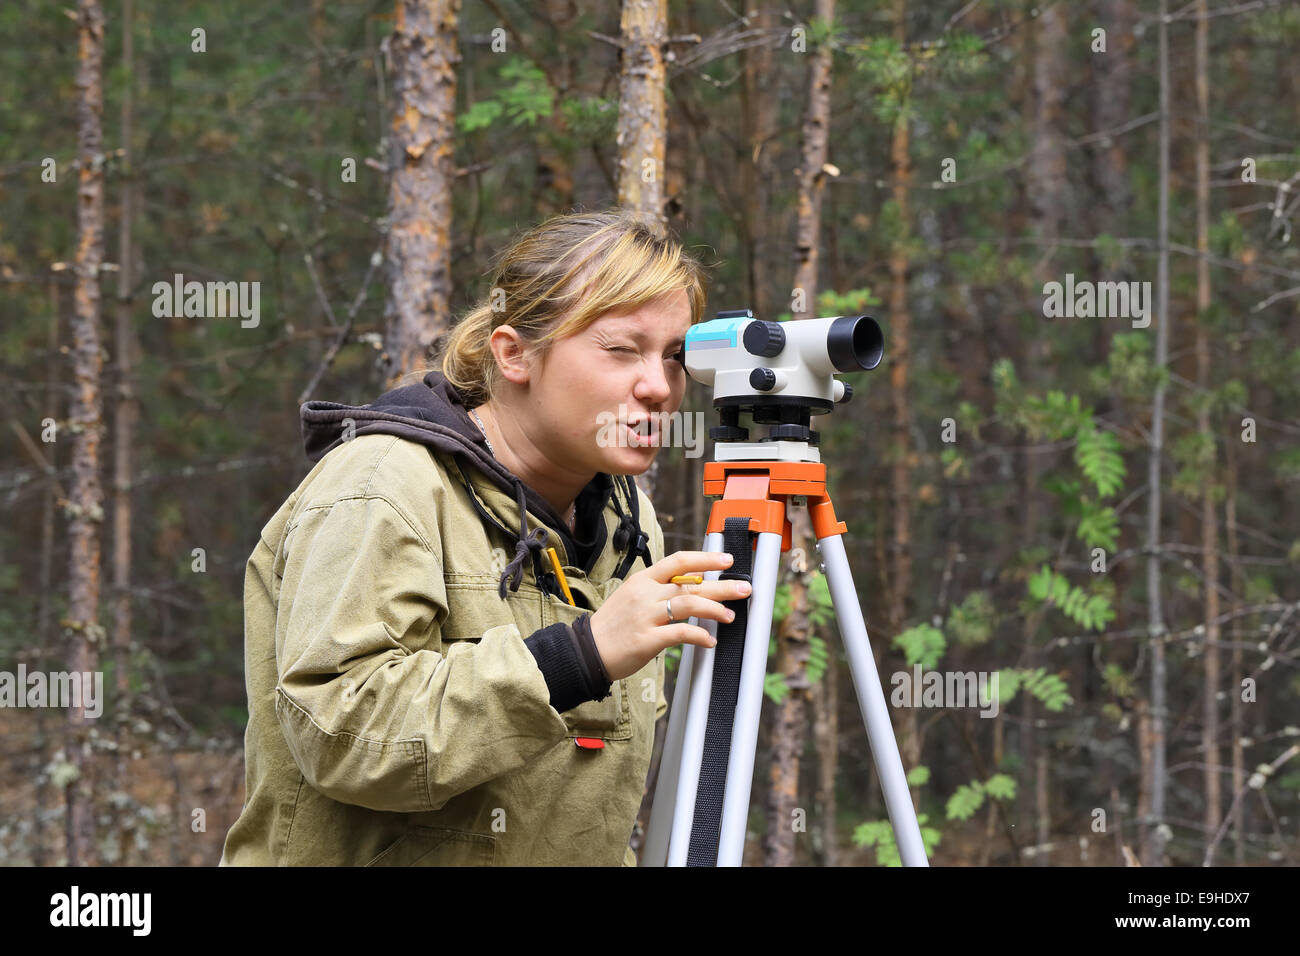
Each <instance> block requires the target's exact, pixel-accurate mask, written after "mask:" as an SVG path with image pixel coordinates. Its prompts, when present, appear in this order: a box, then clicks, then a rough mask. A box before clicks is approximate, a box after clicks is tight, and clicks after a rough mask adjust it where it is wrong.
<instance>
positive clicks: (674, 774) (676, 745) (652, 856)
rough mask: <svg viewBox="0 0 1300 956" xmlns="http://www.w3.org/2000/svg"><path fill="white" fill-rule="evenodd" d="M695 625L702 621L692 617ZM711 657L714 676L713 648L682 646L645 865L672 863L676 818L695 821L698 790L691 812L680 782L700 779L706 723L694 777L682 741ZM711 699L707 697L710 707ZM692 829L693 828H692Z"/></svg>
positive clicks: (710, 624)
mask: <svg viewBox="0 0 1300 956" xmlns="http://www.w3.org/2000/svg"><path fill="white" fill-rule="evenodd" d="M703 550H705V551H712V552H716V551H721V550H722V535H721V534H710V535H705V536H704V548H703ZM720 573H721V572H719V571H709V572H707V573H706V574H705V575H704V578H705V580H707V581H716V580H717V579H718V575H719V574H720ZM691 621H692V622H693V623H695V624H699V623H700V622H699V621H698V620H696V619H695V618H691ZM716 624H717V622H716V621H711V620H706V621H705V622H704V624H703V625H702V626H703V627H706V628H708V630H709V631H710V633H712V634H713V636H714V637H717V633H718V632H717V627H716ZM706 655H707V657H708V663H707V668H706V670H707V673H708V675H710V676H711V675H712V673H713V649H712V648H703V647H696V646H695V645H694V644H683V645H682V656H681V660H680V662H679V663H678V665H677V683H676V685H675V686H674V687H673V704H675V705H677V706H672V707H669V709H668V732H667V733H666V734H665V735H664V753H663V757H662V758H661V759H660V761H659V779H658V780H657V781H655V795H654V802H653V803H651V805H650V824H649V826H648V827H647V828H646V839H645V847H644V848H643V849H642V851H641V865H642V866H663V865H664V864H665V863H666V862H667V860H668V837H669V835H670V829H671V827H672V825H673V821H674V819H676V817H678V816H682V815H684V816H686V817H688V818H691V817H693V816H694V811H695V791H694V790H692V791H691V792H690V794H689V809H686V808H687V806H688V804H687V803H679V802H678V799H677V789H678V786H677V785H678V781H679V780H680V779H683V778H684V777H692V776H693V777H694V778H696V779H698V778H699V773H700V768H699V762H698V761H699V757H698V754H699V752H700V750H702V749H703V746H704V735H703V724H701V725H700V727H699V728H698V729H699V732H700V740H699V748H698V749H696V748H692V752H693V753H695V754H696V764H695V772H694V774H689V773H688V774H685V775H683V774H682V741H683V738H684V737H685V735H686V717H687V709H688V708H687V701H688V700H689V699H690V694H691V686H692V684H693V683H695V681H694V674H695V671H696V669H697V668H701V667H702V666H703V665H704V662H703V661H702V658H704V657H705V656H706ZM707 701H708V696H707V695H705V702H706V705H707ZM688 828H689V825H688Z"/></svg>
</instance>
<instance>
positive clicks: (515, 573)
mask: <svg viewBox="0 0 1300 956" xmlns="http://www.w3.org/2000/svg"><path fill="white" fill-rule="evenodd" d="M515 500H516V501H517V502H518V503H519V540H518V541H516V542H515V558H514V560H513V561H511V562H510V563H509V564H508V565H506V569H505V570H504V571H503V572H501V580H500V581H498V582H497V594H498V595H499V596H500V598H501V600H503V601H504V600H505V599H506V580H507V579H509V581H510V590H512V591H518V590H519V585H520V584H521V583H522V582H523V579H524V559H525V558H527V557H528V556H529V555H530V554H531V555H532V556H533V576H534V577H536V578H537V580H538V581H539V582H540V581H541V578H542V575H541V567H540V563H541V559H540V554H541V551H542V548H544V547H545V546H546V541H547V538H548V535H547V533H546V528H545V527H543V526H541V525H538V526H537V527H536V528H534V529H533V530H532V531H529V530H528V502H527V501H526V500H525V498H524V483H523V482H522V481H519V480H517V479H516V481H515Z"/></svg>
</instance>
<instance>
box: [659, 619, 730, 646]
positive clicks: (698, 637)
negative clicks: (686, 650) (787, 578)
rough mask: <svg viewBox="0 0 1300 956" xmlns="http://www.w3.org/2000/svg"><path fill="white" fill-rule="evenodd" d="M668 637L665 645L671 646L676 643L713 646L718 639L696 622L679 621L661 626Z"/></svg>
mask: <svg viewBox="0 0 1300 956" xmlns="http://www.w3.org/2000/svg"><path fill="white" fill-rule="evenodd" d="M660 630H661V631H663V632H664V635H665V637H666V642H665V644H664V646H665V647H671V646H673V645H674V644H694V645H695V646H696V647H713V646H714V645H715V644H717V643H718V642H717V640H715V639H714V637H713V635H712V634H710V633H709V632H708V631H707V630H705V629H704V628H702V627H697V626H695V625H694V624H686V623H684V622H683V623H678V624H672V625H670V626H668V627H663V628H660Z"/></svg>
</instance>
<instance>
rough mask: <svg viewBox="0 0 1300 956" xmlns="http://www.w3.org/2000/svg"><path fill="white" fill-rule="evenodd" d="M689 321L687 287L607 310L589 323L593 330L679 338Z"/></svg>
mask: <svg viewBox="0 0 1300 956" xmlns="http://www.w3.org/2000/svg"><path fill="white" fill-rule="evenodd" d="M690 321H691V303H690V299H689V298H688V297H687V295H686V290H684V289H680V290H678V291H677V292H675V293H673V294H672V295H668V296H664V297H662V298H660V299H657V300H655V301H654V302H646V303H643V304H641V305H639V306H634V307H631V308H628V309H625V310H620V311H617V312H606V313H605V314H604V315H602V316H601V317H600V318H599V319H597V320H596V321H594V322H593V323H592V324H591V329H592V330H593V331H601V332H626V333H629V334H632V335H657V336H673V335H676V336H677V337H679V338H680V337H681V336H682V335H684V334H685V332H686V329H687V327H688V326H689V325H690Z"/></svg>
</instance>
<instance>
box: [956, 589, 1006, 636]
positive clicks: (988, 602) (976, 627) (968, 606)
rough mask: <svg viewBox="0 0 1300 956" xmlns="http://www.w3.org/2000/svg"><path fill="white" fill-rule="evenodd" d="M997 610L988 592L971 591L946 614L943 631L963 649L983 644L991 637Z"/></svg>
mask: <svg viewBox="0 0 1300 956" xmlns="http://www.w3.org/2000/svg"><path fill="white" fill-rule="evenodd" d="M996 621H997V609H996V608H995V607H994V606H993V598H992V597H991V596H990V595H989V592H988V591H971V592H970V593H969V594H967V595H966V596H965V597H964V598H962V602H961V603H960V604H958V605H957V606H956V607H954V608H953V609H952V610H951V611H950V612H949V613H948V620H947V622H946V623H945V624H944V630H945V631H946V632H947V633H949V634H951V635H952V637H953V639H954V640H955V641H956V642H957V643H958V644H960V645H962V646H963V647H974V646H976V645H979V644H983V643H985V642H987V641H988V639H989V638H990V637H992V636H993V627H994V624H995V623H996Z"/></svg>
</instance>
